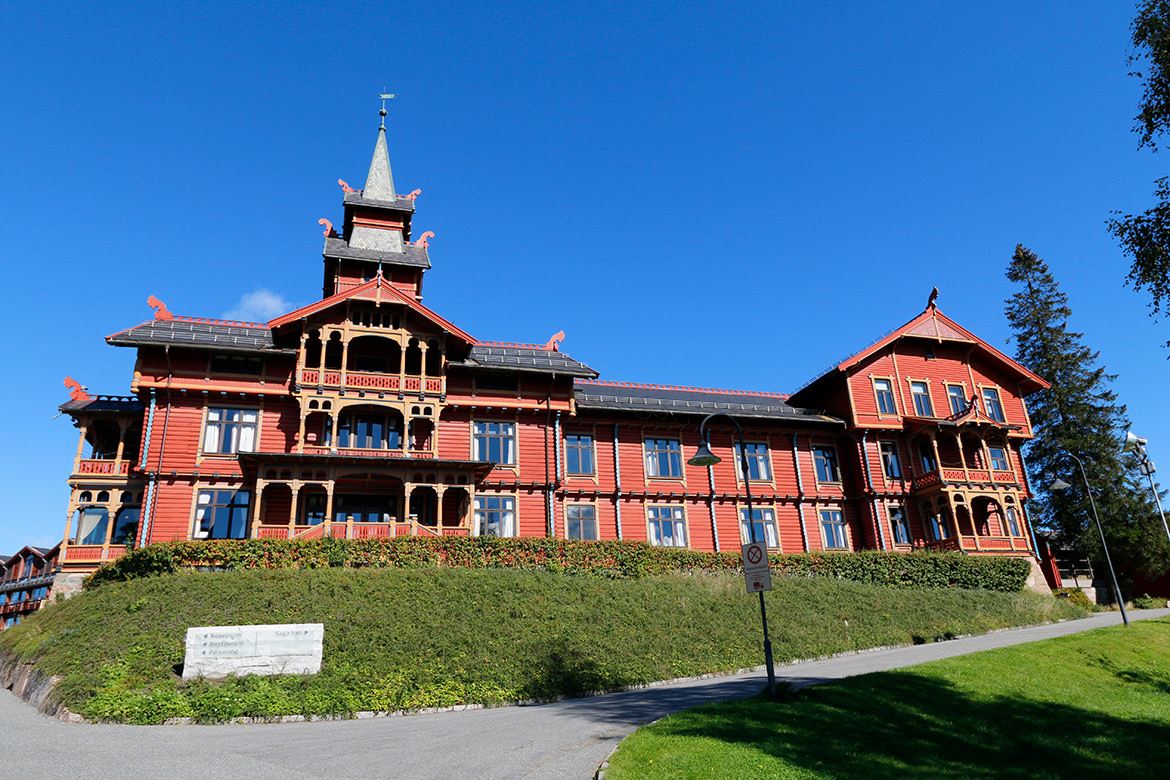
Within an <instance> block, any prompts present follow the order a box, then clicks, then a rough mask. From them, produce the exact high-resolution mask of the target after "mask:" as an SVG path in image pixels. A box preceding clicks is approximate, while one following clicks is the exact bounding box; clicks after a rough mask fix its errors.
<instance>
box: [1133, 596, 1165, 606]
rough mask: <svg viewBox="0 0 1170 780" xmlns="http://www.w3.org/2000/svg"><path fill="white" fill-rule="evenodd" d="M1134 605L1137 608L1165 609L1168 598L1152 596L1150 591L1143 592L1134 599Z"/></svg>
mask: <svg viewBox="0 0 1170 780" xmlns="http://www.w3.org/2000/svg"><path fill="white" fill-rule="evenodd" d="M1133 605H1134V607H1136V608H1137V609H1164V608H1165V607H1166V599H1164V598H1158V597H1157V596H1151V595H1150V594H1149V593H1143V594H1142V595H1140V596H1138V597H1137V598H1135V599H1134V600H1133Z"/></svg>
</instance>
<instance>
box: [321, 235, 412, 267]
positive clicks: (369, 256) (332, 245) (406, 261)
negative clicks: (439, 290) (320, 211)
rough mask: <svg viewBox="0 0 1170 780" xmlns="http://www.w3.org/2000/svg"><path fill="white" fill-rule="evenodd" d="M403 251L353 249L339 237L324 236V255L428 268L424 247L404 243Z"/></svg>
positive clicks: (334, 257)
mask: <svg viewBox="0 0 1170 780" xmlns="http://www.w3.org/2000/svg"><path fill="white" fill-rule="evenodd" d="M402 248H403V249H404V250H405V251H403V252H379V251H377V250H374V249H355V248H354V247H351V246H350V245H349V244H347V243H345V241H344V240H343V239H340V238H326V239H325V249H324V250H323V251H322V254H323V255H325V257H328V258H332V259H341V260H369V261H370V262H372V263H387V264H389V265H407V266H410V267H411V268H430V267H431V260H430V258H429V257H427V250H426V247H421V246H415V245H414V244H406V245H405V246H403V247H402Z"/></svg>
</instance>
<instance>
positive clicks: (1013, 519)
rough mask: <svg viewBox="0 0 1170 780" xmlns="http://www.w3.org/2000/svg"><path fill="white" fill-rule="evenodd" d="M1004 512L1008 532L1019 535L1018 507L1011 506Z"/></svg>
mask: <svg viewBox="0 0 1170 780" xmlns="http://www.w3.org/2000/svg"><path fill="white" fill-rule="evenodd" d="M1003 514H1004V517H1006V518H1007V525H1008V534H1010V535H1011V536H1019V535H1020V519H1019V517H1018V516H1017V515H1016V508H1015V507H1014V506H1009V507H1008V508H1007V509H1006V510H1005V511H1004V513H1003Z"/></svg>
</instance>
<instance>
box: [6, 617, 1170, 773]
mask: <svg viewBox="0 0 1170 780" xmlns="http://www.w3.org/2000/svg"><path fill="white" fill-rule="evenodd" d="M1166 615H1170V610H1167V609H1159V610H1142V611H1137V610H1135V611H1133V612H1131V613H1130V617H1131V620H1138V619H1146V618H1154V617H1164V616H1166ZM1120 622H1121V617H1120V615H1119V614H1118V613H1102V614H1099V615H1094V616H1093V617H1090V618H1085V619H1084V620H1076V621H1070V622H1067V623H1057V624H1054V625H1046V626H1037V627H1034V628H1023V629H1013V630H1009V631H999V632H996V633H993V634H984V635H982V636H975V637H967V638H964V639H956V640H953V641H950V642H941V643H937V644H929V645H918V646H914V647H900V648H893V649H888V650H874V651H869V652H861V653H856V654H852V655H846V656H841V657H837V658H830V659H825V660H820V661H807V662H804V663H797V664H791V665H788V666H784V667H780V668H778V669H777V676H778V677H779V678H780V679H782V680H786V681H788V682H789V683H792V684H794V685H797V686H805V685H813V684H815V683H818V682H824V681H826V680H833V679H837V678H840V677H851V676H854V675H858V674H865V673H868V672H875V671H884V670H887V669H896V668H900V667H904V666H912V665H914V664H919V663H923V662H925V661H934V660H938V659H940V658H950V657H952V656H957V655H966V654H967V653H973V652H977V651H980V650H990V649H993V648H997V647H1006V646H1008V645H1015V644H1022V643H1024V642H1034V641H1036V640H1040V639H1049V638H1051V637H1057V636H1064V635H1066V634H1073V633H1077V632H1079V631H1085V630H1088V629H1090V628H1097V627H1100V626H1109V625H1116V624H1118V623H1120ZM763 684H764V673H763V671H762V670H757V671H754V672H747V673H744V674H738V675H732V676H729V677H720V678H716V679H708V680H698V681H691V682H683V683H673V684H669V685H661V686H656V687H653V688H646V689H643V690H637V691H627V692H625V693H616V694H611V695H608V696H596V697H593V698H588V699H574V700H570V701H563V702H558V703H555V704H543V705H538V706H527V707H501V708H497V709H488V710H466V711H462V712H443V713H435V714H427V715H416V716H409V717H391V718H375V719H370V720H346V721H322V722H316V723H283V724H266V725H248V726H243V725H240V726H120V725H108V724H97V725H90V724H67V723H62V722H60V721H57V720H54V719H52V718H49V717H47V716H44V715H41V714H39V713H37V712H36V711H35V710H33V709H32V708H31V707H29V706H28V705H26V704H24V703H23V702H21V701H20V700H19V699H17V698H16V697H15V696H13V695H12V694H11V693H9V692H0V762H2V765H3V769H4V774H5V776H7V777H26V778H69V780H81V779H82V778H132V777H142V778H147V777H151V778H153V777H166V778H173V779H174V780H183V779H184V778H200V780H204V779H206V778H249V780H264V779H265V778H274V779H275V778H280V779H281V780H294V779H295V778H403V779H406V778H412V779H413V778H443V780H464V779H465V780H488V779H490V778H501V780H502V779H504V778H508V779H509V780H510V779H511V778H527V779H530V780H536V778H558V779H559V778H576V779H577V780H585V779H586V778H589V777H592V775H593V773H594V771H595V770H596V769H597V766H598V764H600V762H601V761H602V760H603V759H604V758H605V757H606V756H607V755H609V753H610V751H612V750H613V748H614V747H616V745H617V744H618V742H619V741H621V739H622V738H623V737H625V736H626V735H627V734H629V733H630V732H632V731H633V730H634V729H636V728H637V727H638V726H641V725H643V724H645V723H648V722H649V721H652V720H656V719H658V718H661V717H662V716H664V715H667V714H670V713H672V712H677V711H679V710H683V709H687V708H689V707H694V706H696V705H698V704H702V703H705V702H710V701H721V700H726V699H735V698H743V697H746V696H752V695H754V694H756V693H757V692H759V691H760V690H761V688H762V686H763Z"/></svg>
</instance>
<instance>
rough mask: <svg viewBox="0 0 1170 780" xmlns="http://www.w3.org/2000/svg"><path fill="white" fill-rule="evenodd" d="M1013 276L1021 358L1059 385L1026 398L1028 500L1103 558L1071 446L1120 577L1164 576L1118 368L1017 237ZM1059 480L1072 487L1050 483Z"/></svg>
mask: <svg viewBox="0 0 1170 780" xmlns="http://www.w3.org/2000/svg"><path fill="white" fill-rule="evenodd" d="M1007 278H1008V279H1010V280H1011V281H1012V282H1015V283H1016V284H1017V285H1018V286H1019V292H1017V293H1016V294H1015V295H1013V296H1012V297H1011V298H1009V299H1008V300H1007V308H1006V309H1005V310H1004V311H1005V313H1006V314H1007V317H1008V321H1009V322H1010V323H1011V326H1012V330H1013V331H1014V332H1015V335H1016V360H1018V361H1019V362H1020V363H1022V364H1023V365H1025V366H1027V367H1028V368H1029V369H1031V370H1032V371H1033V372H1034V373H1036V374H1038V375H1040V376H1041V377H1043V378H1044V379H1045V380H1047V381H1048V382H1050V383H1051V385H1052V386H1051V387H1050V388H1048V389H1047V390H1041V391H1040V392H1038V393H1035V394H1034V395H1032V396H1029V398H1028V412H1029V415H1030V417H1031V419H1032V426H1033V428H1034V429H1035V433H1036V438H1035V439H1034V440H1033V441H1032V442H1030V443H1029V444H1028V445H1027V447H1026V449H1025V458H1026V462H1027V464H1028V477H1029V479H1030V480H1031V482H1032V490H1033V492H1034V493H1036V498H1035V499H1034V500H1033V501H1031V502H1029V507H1028V508H1029V515H1030V517H1031V518H1032V522H1033V524H1034V525H1036V526H1037V527H1039V528H1041V529H1043V530H1047V531H1051V532H1054V533H1055V534H1056V535H1057V537H1058V539H1059V540H1060V541H1061V542H1062V543H1064V544H1066V545H1068V546H1071V547H1072V548H1074V549H1077V550H1081V551H1083V552H1085V553H1086V554H1088V555H1090V556H1091V557H1093V558H1094V559H1100V557H1101V556H1100V553H1101V541H1100V536H1099V535H1098V533H1097V529H1096V525H1095V524H1094V522H1093V514H1092V508H1091V506H1090V504H1089V499H1088V496H1087V494H1086V493H1085V482H1084V480H1083V479H1082V477H1081V472H1080V470H1079V469H1078V468H1077V465H1076V462H1075V461H1073V460H1072V459H1071V458H1069V457H1067V454H1066V453H1072V454H1074V455H1076V456H1077V457H1079V458H1080V459H1081V460H1082V461H1083V462H1084V464H1085V473H1086V474H1087V476H1088V481H1089V484H1090V486H1091V487H1092V489H1093V496H1094V498H1095V499H1096V502H1097V511H1098V513H1099V515H1100V517H1101V525H1102V526H1103V527H1104V529H1105V538H1106V541H1107V542H1108V544H1109V550H1110V553H1111V554H1112V557H1113V560H1114V563H1115V564H1116V565H1117V567H1118V569H1119V572H1118V573H1119V575H1120V576H1125V575H1126V574H1132V573H1133V572H1134V570H1135V569H1137V570H1141V571H1142V572H1143V573H1145V574H1148V575H1157V574H1160V573H1162V572H1164V571H1166V570H1167V569H1170V558H1168V557H1167V552H1168V550H1167V540H1166V536H1165V533H1164V532H1163V530H1162V527H1161V522H1160V520H1158V519H1157V517H1158V516H1157V510H1156V508H1155V507H1154V503H1153V499H1152V498H1151V497H1150V495H1149V493H1148V491H1146V490H1144V489H1143V487H1142V481H1141V479H1142V478H1141V475H1140V474H1139V473H1138V470H1137V462H1136V460H1134V459H1133V458H1129V457H1123V456H1122V454H1121V451H1120V450H1121V438H1122V437H1123V436H1124V435H1125V431H1126V429H1127V428H1128V427H1129V420H1128V419H1126V415H1125V405H1124V404H1122V403H1120V402H1119V401H1118V400H1117V394H1116V393H1115V392H1113V390H1111V389H1110V387H1109V385H1110V383H1111V382H1112V381H1113V380H1114V379H1115V378H1116V377H1115V375H1111V374H1107V373H1105V368H1104V366H1101V365H1099V362H1098V357H1099V353H1097V352H1094V351H1092V350H1090V349H1089V348H1088V347H1087V346H1085V345H1084V344H1083V343H1082V338H1083V337H1082V334H1080V333H1074V332H1072V331H1070V330H1069V329H1068V319H1069V317H1070V316H1071V314H1072V309H1070V308H1069V305H1068V297H1067V296H1066V295H1065V294H1064V293H1063V292H1061V291H1060V285H1059V284H1058V283H1057V281H1056V279H1055V278H1054V277H1053V276H1052V273H1051V272H1050V271H1049V270H1048V264H1047V263H1045V262H1044V261H1043V260H1041V259H1040V258H1039V257H1037V256H1036V255H1035V253H1033V252H1031V251H1029V250H1028V249H1026V248H1025V247H1024V246H1023V245H1018V246H1016V252H1015V255H1013V257H1012V261H1011V264H1010V265H1009V266H1008V270H1007ZM1057 478H1059V479H1062V480H1064V481H1065V482H1067V483H1069V484H1070V485H1071V486H1072V487H1071V488H1069V489H1068V490H1065V491H1061V492H1056V491H1049V490H1048V489H1047V488H1048V485H1050V484H1052V482H1053V481H1055V480H1056V479H1057Z"/></svg>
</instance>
